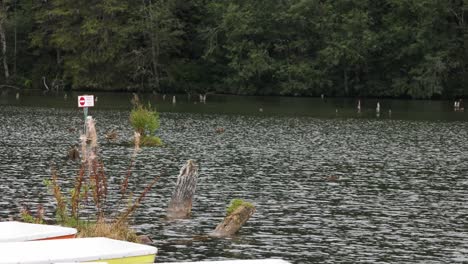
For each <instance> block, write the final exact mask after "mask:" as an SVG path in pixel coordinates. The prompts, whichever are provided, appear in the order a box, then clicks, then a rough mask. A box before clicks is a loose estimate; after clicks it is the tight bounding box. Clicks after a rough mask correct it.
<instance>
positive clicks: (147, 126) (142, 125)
mask: <svg viewBox="0 0 468 264" xmlns="http://www.w3.org/2000/svg"><path fill="white" fill-rule="evenodd" d="M130 123H131V124H132V127H133V128H134V129H135V130H136V131H137V132H138V133H140V135H141V137H142V138H144V137H145V136H147V135H149V136H152V135H153V134H154V132H156V130H157V129H158V128H159V113H158V112H157V111H156V110H152V109H151V105H149V104H148V106H147V107H145V106H143V105H137V106H136V107H135V108H134V109H133V110H132V112H131V113H130Z"/></svg>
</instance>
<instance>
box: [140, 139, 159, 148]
mask: <svg viewBox="0 0 468 264" xmlns="http://www.w3.org/2000/svg"><path fill="white" fill-rule="evenodd" d="M162 144H163V143H162V140H161V139H160V138H158V137H156V136H144V137H141V138H140V145H142V146H148V147H158V146H162Z"/></svg>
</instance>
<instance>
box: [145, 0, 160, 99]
mask: <svg viewBox="0 0 468 264" xmlns="http://www.w3.org/2000/svg"><path fill="white" fill-rule="evenodd" d="M147 11H148V16H149V23H148V24H149V30H150V32H149V37H150V40H151V61H152V64H153V65H152V66H153V76H154V82H155V88H156V91H159V69H158V68H159V67H158V61H159V53H160V51H159V41H157V40H155V36H154V34H155V33H154V31H155V29H154V23H155V22H154V19H153V5H152V4H151V1H149V8H148V9H147ZM156 23H158V22H156ZM156 28H157V29H156V30H158V29H159V28H158V24H156ZM156 37H157V36H156Z"/></svg>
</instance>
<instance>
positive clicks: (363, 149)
mask: <svg viewBox="0 0 468 264" xmlns="http://www.w3.org/2000/svg"><path fill="white" fill-rule="evenodd" d="M69 98H70V96H69ZM19 100H28V99H27V98H24V97H22V99H19ZM207 100H208V102H209V98H208V99H207ZM275 100H276V99H275ZM291 100H292V99H291ZM103 101H104V102H105V98H103V97H102V96H100V97H99V103H101V102H103ZM179 101H182V100H178V102H179ZM23 103H24V102H23ZM73 103H75V102H73ZM317 103H320V102H317ZM395 103H397V104H401V105H404V103H403V102H395ZM226 104H230V103H229V102H226ZM270 104H271V105H270ZM298 104H299V105H300V103H298ZM180 105H182V104H178V105H177V106H176V107H182V106H180ZM187 105H189V104H187ZM209 105H210V104H209V103H207V105H206V107H211V106H209ZM233 105H234V104H233ZM252 105H253V104H252ZM272 105H273V103H272V102H266V103H264V104H263V105H262V107H263V109H264V110H265V111H264V113H266V114H257V115H245V114H238V113H237V114H235V113H232V111H231V110H229V111H230V112H231V114H229V115H225V114H212V113H209V111H208V112H205V111H200V112H201V113H187V111H181V112H178V113H177V112H168V111H169V110H170V109H169V108H168V109H167V110H168V111H165V112H164V113H162V114H161V128H160V130H159V132H158V133H159V136H160V137H161V138H162V139H163V141H164V142H165V143H166V144H167V146H166V147H165V148H145V149H143V151H142V152H140V154H139V157H138V161H137V163H136V166H135V170H134V176H133V178H132V179H131V181H132V182H131V183H132V184H133V186H134V187H133V191H135V193H139V192H141V190H143V188H144V186H145V184H146V183H148V182H149V181H150V180H151V179H153V178H154V177H155V176H157V175H161V180H160V182H159V183H158V184H157V185H156V187H155V188H154V189H153V190H152V191H151V193H149V194H148V196H147V200H146V202H145V204H144V205H143V207H142V208H141V210H140V211H139V212H138V213H137V220H136V221H135V223H134V225H135V227H136V228H137V229H138V230H139V231H140V232H143V233H147V234H149V235H150V236H151V237H152V238H153V239H154V241H155V245H156V246H157V247H158V248H159V256H158V260H159V261H176V260H179V261H183V260H187V261H188V260H219V259H232V258H238V259H244V258H245V259H252V258H260V257H261V258H267V257H280V258H283V259H287V260H290V261H291V262H292V263H456V262H459V263H461V262H467V261H468V251H467V248H468V228H467V227H468V203H467V202H466V197H467V195H468V149H467V148H466V142H468V132H467V131H468V123H467V122H463V121H454V122H439V121H427V120H426V121H417V120H413V121H407V120H401V118H394V119H389V118H383V117H381V118H380V119H377V118H375V113H373V114H372V113H370V114H369V115H370V116H369V118H364V117H363V118H316V117H314V115H313V114H310V115H304V116H297V115H291V113H286V114H285V115H277V114H274V113H273V114H271V113H270V114H268V111H269V109H270V107H272ZM55 107H56V108H39V107H30V106H24V105H22V106H11V105H9V106H7V105H5V104H4V105H3V106H0V181H1V184H0V193H2V198H3V199H2V200H1V201H0V218H6V217H7V216H8V215H12V214H14V215H17V214H18V211H19V207H20V206H21V205H22V204H27V205H29V206H30V207H34V205H35V204H44V205H46V210H49V216H51V215H52V213H51V208H52V205H51V202H52V199H51V197H50V195H49V194H48V193H47V192H46V188H45V187H44V185H43V183H42V181H43V179H45V178H47V177H49V175H50V167H51V164H56V165H57V167H59V169H60V176H61V178H62V179H63V181H64V182H65V183H67V184H68V186H71V185H72V180H73V176H74V175H75V173H76V169H77V165H76V163H73V162H70V161H65V159H64V158H62V157H65V155H66V150H67V149H68V147H69V146H70V145H71V144H74V143H76V142H78V132H76V131H71V130H69V129H68V128H74V127H76V128H79V127H81V122H82V114H81V112H80V111H79V110H77V109H75V108H72V107H65V108H64V107H63V106H60V107H57V106H55ZM126 107H128V105H127V103H126V104H125V107H122V108H126ZM161 107H163V106H161ZM164 107H172V106H169V105H168V106H164ZM191 107H193V106H191ZM252 107H253V106H252ZM278 107H280V106H278ZM281 107H282V106H281ZM301 107H305V106H304V105H302V106H301ZM286 108H287V107H286ZM312 108H313V107H312ZM382 108H384V103H382ZM291 109H292V110H291ZM294 109H295V108H294V107H292V108H288V109H287V111H292V112H294V111H295V110H294ZM330 109H332V108H330ZM350 109H351V108H350ZM373 109H375V106H373ZM363 110H364V106H363ZM392 110H393V109H392ZM278 111H279V110H278ZM350 111H351V110H350ZM369 111H370V110H369ZM448 111H449V110H447V112H444V113H443V115H446V114H447V115H448ZM341 112H344V110H343V111H341ZM341 112H339V113H341ZM397 112H398V111H397V110H396V109H395V110H393V116H395V115H397ZM91 114H92V115H93V116H94V117H95V118H96V119H97V128H98V130H99V131H98V132H99V135H100V142H101V153H102V154H103V157H104V162H105V165H106V170H107V174H108V176H109V177H110V180H109V182H110V184H111V187H113V188H118V184H119V182H120V179H121V178H122V177H123V176H124V174H125V170H126V168H127V166H128V162H129V158H130V154H131V151H132V149H131V147H129V146H127V145H126V144H124V143H125V141H126V140H127V139H128V138H130V136H131V135H132V133H131V130H130V128H129V127H128V114H129V112H128V110H127V109H121V110H116V109H114V110H111V109H110V107H109V108H105V109H99V108H97V109H93V111H92V113H91ZM334 114H335V113H334V111H333V110H332V115H334ZM364 114H365V113H364ZM452 114H453V113H452ZM460 114H461V115H459V117H460V116H463V118H461V119H464V118H465V117H464V116H465V114H464V113H460ZM382 115H384V112H382ZM459 117H457V119H460V118H459ZM424 119H426V118H424ZM444 120H446V119H445V118H444ZM217 127H223V128H225V132H224V133H216V132H215V129H216V128H217ZM112 128H114V129H116V130H117V131H118V133H119V135H120V137H119V139H118V142H117V143H106V141H105V139H104V131H106V130H110V129H112ZM187 159H195V160H197V162H198V163H199V164H200V167H201V168H200V176H199V184H198V189H197V193H196V199H195V202H194V207H193V217H192V219H189V220H180V221H175V222H170V221H167V220H166V219H165V209H166V207H167V204H168V202H169V199H170V195H171V192H172V190H173V188H174V185H175V180H176V177H177V174H178V170H179V169H180V167H181V166H182V164H183V163H184V162H185V161H186V160H187ZM233 198H244V199H247V200H249V201H252V202H253V203H254V204H255V205H256V206H257V212H256V213H255V214H254V216H253V218H251V220H250V221H249V222H248V223H247V225H246V226H245V227H244V228H242V229H241V232H240V233H239V234H238V235H237V236H236V237H234V238H231V239H214V238H208V237H205V236H203V235H204V234H207V233H209V232H210V231H212V230H213V229H214V228H215V226H216V225H217V224H218V223H219V222H220V221H221V220H222V218H223V216H224V210H225V207H226V205H227V204H228V203H229V201H230V200H231V199H233ZM111 199H117V197H111Z"/></svg>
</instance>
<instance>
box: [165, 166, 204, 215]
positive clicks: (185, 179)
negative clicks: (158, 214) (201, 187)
mask: <svg viewBox="0 0 468 264" xmlns="http://www.w3.org/2000/svg"><path fill="white" fill-rule="evenodd" d="M197 177H198V166H197V165H196V164H195V162H194V161H193V160H188V161H187V163H186V164H185V165H184V166H183V167H182V169H180V173H179V176H178V177H177V183H176V188H175V190H174V193H173V194H172V198H171V202H170V203H169V208H168V210H167V213H168V217H169V218H171V219H177V218H188V217H190V215H191V213H192V201H193V196H194V194H195V189H196V187H197Z"/></svg>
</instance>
